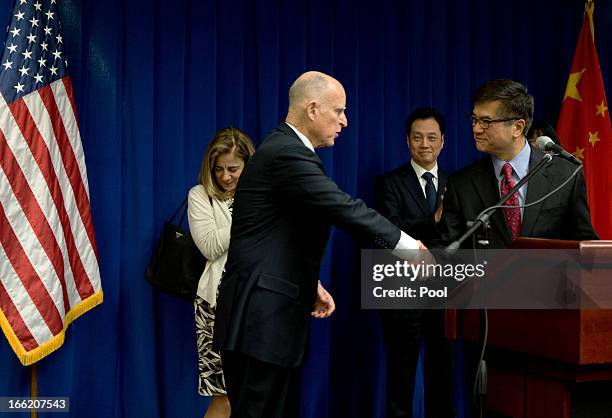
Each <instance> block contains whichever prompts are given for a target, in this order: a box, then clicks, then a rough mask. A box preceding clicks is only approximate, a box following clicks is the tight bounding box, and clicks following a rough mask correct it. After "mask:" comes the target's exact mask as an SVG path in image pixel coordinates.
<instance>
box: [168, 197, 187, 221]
mask: <svg viewBox="0 0 612 418" xmlns="http://www.w3.org/2000/svg"><path fill="white" fill-rule="evenodd" d="M183 206H184V207H185V208H184V209H183ZM181 209H183V214H182V215H181V220H180V222H179V223H178V224H179V225H181V224H182V223H183V219H184V218H185V213H187V197H185V200H183V202H182V203H181V204H180V205H179V207H178V208H177V209H176V211H175V212H174V215H172V218H170V221H169V222H170V223H172V222H174V218H176V215H178V213H179V212H180V211H181Z"/></svg>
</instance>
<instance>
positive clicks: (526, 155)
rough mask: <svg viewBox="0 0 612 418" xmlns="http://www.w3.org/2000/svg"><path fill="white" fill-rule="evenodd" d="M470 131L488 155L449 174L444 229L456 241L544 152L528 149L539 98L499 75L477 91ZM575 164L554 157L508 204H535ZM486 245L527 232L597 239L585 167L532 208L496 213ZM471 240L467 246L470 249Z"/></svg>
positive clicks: (502, 242) (505, 243)
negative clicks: (534, 105)
mask: <svg viewBox="0 0 612 418" xmlns="http://www.w3.org/2000/svg"><path fill="white" fill-rule="evenodd" d="M473 103H474V107H473V110H472V132H473V134H474V140H475V143H476V148H477V149H478V150H479V151H481V152H484V153H486V154H488V155H485V156H484V157H482V158H481V159H479V160H477V161H475V162H473V163H472V164H470V165H468V166H467V167H465V168H463V169H461V170H459V171H458V172H456V173H454V174H453V175H451V176H449V179H448V182H447V185H446V187H447V192H446V193H445V195H444V213H443V215H442V222H441V230H442V233H443V237H442V239H443V241H444V242H452V241H453V240H454V239H456V238H458V237H459V236H460V235H461V234H462V233H463V232H464V231H465V230H466V224H467V222H468V221H474V220H475V219H476V217H477V216H478V214H479V213H480V212H481V211H482V210H483V209H485V208H487V207H489V206H492V205H494V204H495V203H497V201H498V200H499V199H500V197H501V196H502V195H504V194H505V192H506V191H508V190H509V189H510V188H512V187H513V186H514V185H515V184H516V183H517V182H518V181H519V180H520V179H521V178H522V177H524V176H525V175H526V174H527V172H528V171H529V169H530V168H531V167H533V166H534V165H535V164H537V163H538V162H539V161H540V160H541V159H542V157H543V155H544V154H543V153H542V152H541V151H539V150H537V149H533V148H531V147H530V146H529V144H528V142H527V140H526V137H525V136H526V133H527V131H528V129H529V127H530V126H531V122H532V120H533V97H532V96H531V95H530V94H529V93H528V91H527V88H526V87H525V86H524V85H522V84H521V83H518V82H516V81H513V80H506V79H499V80H492V81H489V82H487V83H485V84H483V85H482V86H480V87H479V88H478V89H477V90H476V92H475V93H474V98H473ZM574 169H575V166H574V165H572V164H571V163H569V162H568V161H565V160H562V159H558V158H555V159H553V160H552V162H551V163H549V164H548V165H546V166H545V167H544V168H543V169H542V170H540V171H539V172H538V173H537V174H536V175H535V176H534V177H532V178H531V179H530V180H529V182H528V183H527V184H526V185H524V186H523V187H521V189H520V190H519V191H518V193H515V194H514V195H513V196H512V197H511V198H510V199H509V200H508V201H507V202H506V205H508V206H518V205H524V204H526V203H529V202H533V201H535V200H537V199H539V198H541V197H542V196H544V195H545V194H547V193H548V192H550V191H551V190H553V189H554V188H556V187H558V186H559V185H560V184H561V183H562V182H564V181H565V180H566V179H567V178H569V177H570V175H571V174H572V172H573V171H574ZM490 219H491V229H490V230H489V232H488V235H487V238H488V241H489V246H488V248H492V249H495V248H506V247H508V246H509V245H510V243H511V242H512V241H513V240H515V239H517V238H519V237H521V236H523V237H536V238H556V239H569V240H588V239H597V234H596V233H595V231H594V230H593V226H592V225H591V217H590V214H589V207H588V204H587V200H586V186H585V184H584V175H583V174H582V172H579V173H578V175H577V176H576V177H574V179H573V180H571V181H570V183H569V184H567V185H566V186H565V187H563V188H561V189H560V190H559V191H558V192H557V193H556V194H555V195H553V196H551V197H550V198H549V199H546V200H545V201H543V202H540V203H538V204H536V205H533V206H530V207H528V208H524V209H523V208H520V209H518V208H504V210H498V211H496V212H495V213H494V214H493V215H492V216H491V218H490ZM471 245H472V244H471V240H467V241H466V242H464V244H463V247H464V248H470V247H471Z"/></svg>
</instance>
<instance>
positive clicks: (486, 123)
mask: <svg viewBox="0 0 612 418" xmlns="http://www.w3.org/2000/svg"><path fill="white" fill-rule="evenodd" d="M471 118H472V127H474V126H476V124H478V125H480V127H481V128H482V129H488V128H489V125H491V124H492V123H498V122H510V121H511V120H518V119H520V118H516V117H515V118H504V119H486V118H485V119H480V118H478V117H476V116H474V115H472V116H471Z"/></svg>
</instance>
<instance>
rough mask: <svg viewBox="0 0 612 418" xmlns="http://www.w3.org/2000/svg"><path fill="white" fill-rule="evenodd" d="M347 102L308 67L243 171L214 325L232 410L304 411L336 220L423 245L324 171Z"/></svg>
mask: <svg viewBox="0 0 612 418" xmlns="http://www.w3.org/2000/svg"><path fill="white" fill-rule="evenodd" d="M345 109H346V94H345V92H344V88H343V87H342V85H341V84H340V83H339V82H338V81H337V80H335V79H334V78H332V77H330V76H328V75H325V74H323V73H319V72H314V71H311V72H307V73H305V74H302V75H301V76H300V77H299V78H298V79H297V80H296V81H295V82H294V83H293V85H292V86H291V88H290V90H289V111H288V114H287V117H286V119H285V122H284V123H281V124H280V125H279V126H278V127H277V128H276V129H274V130H273V131H272V132H271V133H270V135H269V136H268V137H267V138H266V139H265V140H264V142H263V143H262V144H261V146H260V147H259V149H258V150H257V152H256V153H255V155H254V156H253V157H252V158H251V159H250V160H249V162H248V164H247V165H246V167H245V168H244V172H243V173H242V176H241V177H240V181H239V183H238V187H237V189H236V196H235V202H234V213H233V222H232V231H231V243H230V247H229V253H228V259H227V264H226V273H225V275H224V277H223V279H222V281H221V284H220V286H219V297H218V301H217V311H216V320H215V329H214V349H215V350H219V349H220V350H221V355H222V359H223V368H224V373H225V379H226V383H227V389H228V395H229V399H230V404H231V408H232V417H233V418H245V417H249V418H255V417H260V418H275V417H278V418H280V417H286V418H295V417H297V416H298V400H299V378H300V374H299V372H300V368H301V365H302V364H303V362H304V359H305V356H306V348H307V346H308V338H309V332H310V318H309V317H310V315H309V313H311V311H313V306H314V312H313V315H314V316H319V317H324V316H327V315H329V314H330V313H331V311H332V310H333V302H332V301H331V298H330V297H329V295H328V294H327V293H326V292H325V291H324V290H323V288H322V287H321V286H320V282H319V280H318V276H319V267H320V263H321V257H322V255H323V250H324V248H325V245H326V243H327V240H328V237H329V232H330V226H331V225H332V224H333V225H337V226H338V227H340V228H343V229H345V230H347V231H348V232H350V233H352V234H354V235H357V236H359V237H360V238H364V239H367V240H370V241H373V242H374V243H375V244H376V245H377V246H378V247H381V248H389V249H409V250H417V249H418V248H422V246H421V244H420V242H419V241H415V240H414V239H413V238H412V237H410V236H408V235H407V234H406V233H404V232H402V231H400V229H398V228H397V227H396V226H395V225H393V224H392V223H391V222H389V221H388V220H387V219H386V218H384V217H383V216H381V215H379V214H378V212H376V211H374V210H372V209H369V208H367V207H366V206H365V204H364V203H363V202H362V201H361V200H355V199H353V198H352V197H351V196H349V195H348V194H346V193H344V192H343V191H342V190H340V189H339V188H338V186H336V184H335V183H334V182H333V181H332V180H331V179H329V177H327V176H326V175H325V173H324V170H323V164H322V163H321V160H320V159H319V158H318V157H317V155H316V154H315V152H314V149H315V148H319V147H331V146H333V145H334V142H335V140H336V138H337V137H338V134H339V133H340V131H341V130H342V128H344V127H346V126H347V123H348V122H347V118H346V115H345Z"/></svg>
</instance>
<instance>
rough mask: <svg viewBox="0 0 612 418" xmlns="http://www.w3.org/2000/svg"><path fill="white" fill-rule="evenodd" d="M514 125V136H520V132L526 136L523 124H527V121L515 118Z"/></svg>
mask: <svg viewBox="0 0 612 418" xmlns="http://www.w3.org/2000/svg"><path fill="white" fill-rule="evenodd" d="M514 126H515V130H514V136H515V137H516V138H518V137H519V136H521V134H524V135H525V136H527V132H525V126H527V122H525V119H519V120H517V121H516V123H515V125H514Z"/></svg>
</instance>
